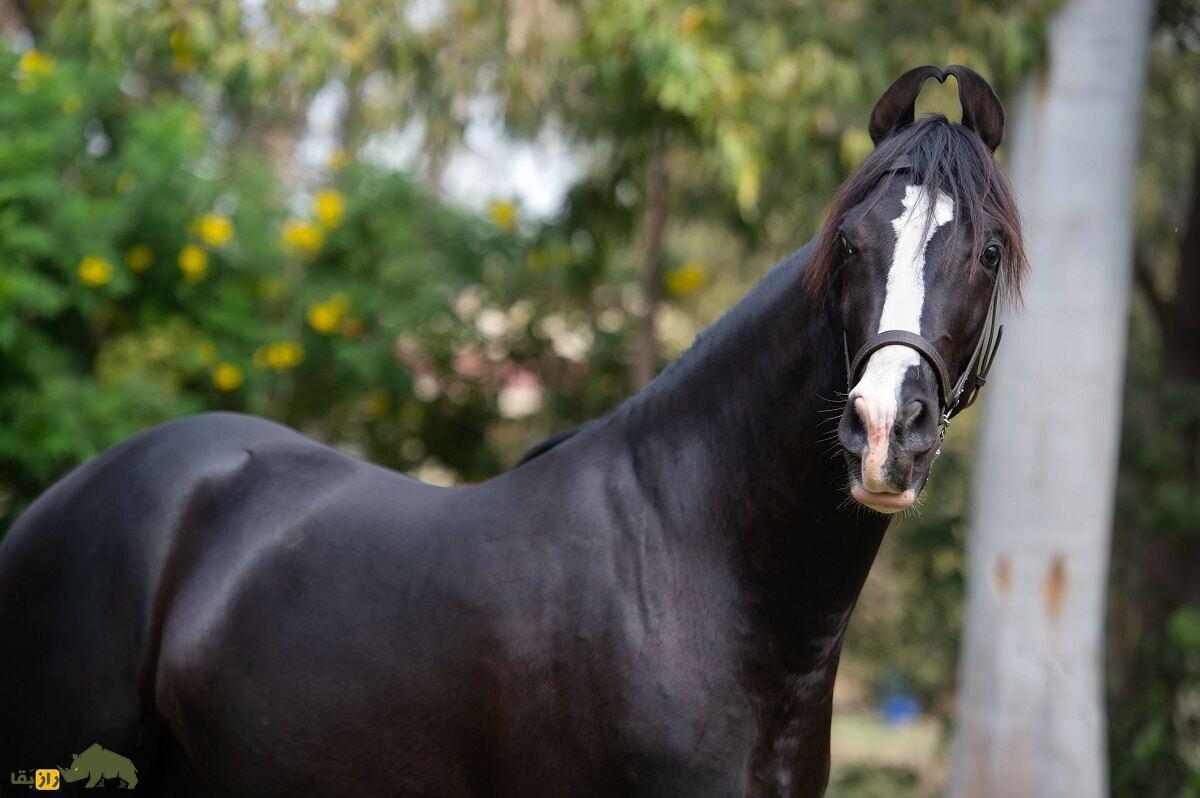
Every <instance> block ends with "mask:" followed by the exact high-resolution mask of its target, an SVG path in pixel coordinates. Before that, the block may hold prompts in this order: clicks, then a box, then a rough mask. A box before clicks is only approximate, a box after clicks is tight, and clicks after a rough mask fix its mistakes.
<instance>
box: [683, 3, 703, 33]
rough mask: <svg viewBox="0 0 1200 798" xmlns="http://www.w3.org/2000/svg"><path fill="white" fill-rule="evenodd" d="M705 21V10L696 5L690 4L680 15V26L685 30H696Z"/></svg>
mask: <svg viewBox="0 0 1200 798" xmlns="http://www.w3.org/2000/svg"><path fill="white" fill-rule="evenodd" d="M703 21H704V10H703V9H701V8H697V7H696V6H688V7H687V8H685V9H684V10H683V13H682V14H681V15H680V16H679V27H680V29H681V30H683V31H684V32H690V31H694V30H695V29H696V28H698V27H700V23H701V22H703Z"/></svg>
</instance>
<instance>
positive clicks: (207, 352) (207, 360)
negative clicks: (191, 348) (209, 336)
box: [196, 341, 217, 366]
mask: <svg viewBox="0 0 1200 798" xmlns="http://www.w3.org/2000/svg"><path fill="white" fill-rule="evenodd" d="M196 358H197V359H198V360H199V361H200V363H201V364H202V365H205V366H211V365H212V364H213V363H216V362H217V347H216V345H215V344H213V342H212V341H205V342H204V343H202V344H200V345H199V346H197V347H196Z"/></svg>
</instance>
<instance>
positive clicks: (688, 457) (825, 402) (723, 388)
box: [614, 250, 887, 673]
mask: <svg viewBox="0 0 1200 798" xmlns="http://www.w3.org/2000/svg"><path fill="white" fill-rule="evenodd" d="M806 255H807V253H806V251H804V250H802V251H801V252H800V253H797V255H795V256H793V257H792V258H789V259H788V260H787V261H785V262H784V263H782V264H780V265H779V266H778V267H776V268H775V269H774V270H773V271H772V273H771V274H770V275H768V277H767V278H765V279H764V280H763V281H761V282H760V283H759V284H758V285H757V286H756V287H755V288H754V290H752V291H751V293H750V294H749V295H748V296H747V297H746V298H745V299H743V300H742V302H740V303H739V304H738V306H737V307H736V308H734V309H733V310H732V311H730V313H729V314H728V315H727V316H726V317H725V318H723V319H722V320H721V321H720V322H718V323H717V324H716V325H714V326H713V327H712V328H711V329H710V330H708V331H707V332H706V333H705V334H704V335H703V336H701V339H700V340H699V341H697V343H696V345H695V346H694V347H693V349H692V351H690V352H689V353H688V354H687V355H685V356H684V357H683V358H681V359H680V361H679V362H678V363H676V364H675V365H674V366H672V367H671V368H670V369H668V370H667V371H666V372H664V373H663V374H662V375H661V376H660V377H659V378H658V379H657V380H655V382H654V383H652V384H651V385H650V386H649V387H648V388H647V389H646V390H645V391H644V392H643V394H641V395H639V396H638V397H636V398H635V399H634V400H633V401H631V402H630V403H629V404H628V405H627V406H626V407H625V408H623V409H622V411H621V412H620V413H618V416H617V418H616V419H614V421H616V422H617V423H618V424H619V425H620V429H621V430H622V432H623V434H624V436H625V440H626V441H628V442H629V445H630V446H631V447H632V454H631V456H632V458H633V466H634V472H635V474H636V475H637V476H636V478H637V481H638V483H639V489H640V491H639V492H640V494H641V495H642V496H645V497H648V501H649V502H650V503H651V504H652V505H654V506H652V507H650V508H649V509H650V511H651V512H652V513H654V514H655V516H656V517H657V518H658V519H659V522H660V523H659V526H660V527H661V529H663V530H664V533H665V534H675V535H680V536H684V535H686V536H703V539H704V541H705V544H706V545H710V546H711V547H712V548H714V549H721V548H724V549H725V550H727V551H728V552H729V555H730V557H731V558H732V560H733V565H734V568H735V572H736V573H737V574H738V575H739V578H740V579H741V585H742V589H744V590H745V591H746V592H747V594H750V595H748V596H747V598H749V599H750V603H751V604H752V605H753V606H754V607H755V608H756V612H758V613H759V618H757V619H756V620H757V622H758V625H759V627H760V631H761V632H762V633H763V634H764V635H766V636H769V637H770V638H771V639H770V640H769V641H766V642H768V643H769V647H770V648H771V650H772V651H774V652H776V654H777V655H778V656H780V657H783V658H784V659H785V660H787V662H786V663H784V668H785V669H786V670H787V671H788V672H790V673H810V672H813V671H814V669H818V668H819V667H820V666H822V665H823V664H825V663H829V664H831V666H832V667H835V666H836V655H837V651H838V649H840V644H841V638H842V634H843V633H844V630H845V624H846V620H847V619H848V617H849V613H850V610H851V609H852V607H853V605H854V602H855V600H856V599H857V597H858V594H859V591H860V590H861V588H862V585H863V582H864V580H865V579H866V575H867V571H868V569H869V568H870V565H871V562H872V561H873V559H874V557H875V552H876V550H877V548H878V545H879V542H880V540H881V538H882V535H883V532H884V529H885V528H886V526H887V522H886V519H884V518H883V517H882V516H878V515H875V514H873V513H870V512H868V511H865V510H859V509H858V508H855V507H852V506H850V501H851V500H849V499H848V498H847V495H846V490H845V484H846V473H845V469H846V466H845V462H844V460H843V459H842V457H841V454H840V452H839V451H838V450H837V444H836V439H835V438H834V437H833V433H834V428H835V426H836V424H837V421H836V419H837V412H838V411H840V408H841V403H840V401H835V400H836V397H837V396H838V395H839V393H840V392H841V391H842V390H844V385H845V374H844V365H843V364H842V350H841V341H840V338H839V337H838V333H837V330H836V328H835V325H833V324H832V323H831V321H830V319H829V318H828V316H827V314H826V313H825V312H824V311H821V310H816V309H813V308H812V307H811V305H810V303H809V302H808V300H807V298H806V297H805V296H804V292H803V286H802V282H801V280H800V269H801V268H802V266H803V263H804V261H805V259H806ZM831 411H832V412H831ZM831 447H832V450H831Z"/></svg>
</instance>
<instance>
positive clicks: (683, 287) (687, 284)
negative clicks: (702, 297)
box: [664, 259, 708, 296]
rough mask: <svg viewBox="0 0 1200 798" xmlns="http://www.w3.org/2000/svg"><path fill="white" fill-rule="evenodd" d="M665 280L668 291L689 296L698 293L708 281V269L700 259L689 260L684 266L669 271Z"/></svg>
mask: <svg viewBox="0 0 1200 798" xmlns="http://www.w3.org/2000/svg"><path fill="white" fill-rule="evenodd" d="M664 282H665V283H666V286H667V292H668V293H670V294H674V295H675V296H687V295H688V294H694V293H696V292H697V291H699V290H700V289H701V288H703V287H704V286H705V284H706V283H708V270H707V269H706V268H704V264H703V263H701V262H700V261H698V260H695V259H693V260H689V261H688V262H687V263H685V264H683V265H682V266H679V267H677V268H674V269H672V270H671V271H669V272H667V276H666V279H665V280H664Z"/></svg>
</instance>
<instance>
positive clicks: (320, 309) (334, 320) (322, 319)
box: [308, 302, 339, 335]
mask: <svg viewBox="0 0 1200 798" xmlns="http://www.w3.org/2000/svg"><path fill="white" fill-rule="evenodd" d="M338 317H339V314H338V312H337V310H335V309H334V308H332V307H330V306H329V303H328V302H321V303H320V304H317V305H310V306H309V308H308V326H309V327H312V328H313V329H314V330H316V331H317V332H319V333H321V335H329V334H330V333H331V332H333V331H334V330H336V329H337V326H338V321H339V318H338Z"/></svg>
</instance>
